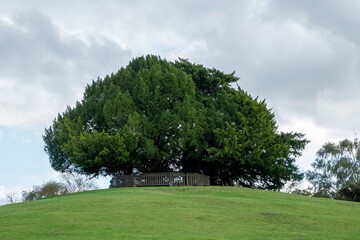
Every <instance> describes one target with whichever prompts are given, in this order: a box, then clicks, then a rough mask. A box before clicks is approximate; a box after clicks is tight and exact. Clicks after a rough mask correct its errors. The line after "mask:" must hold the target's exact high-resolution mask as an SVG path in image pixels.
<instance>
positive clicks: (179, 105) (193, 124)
mask: <svg viewBox="0 0 360 240" xmlns="http://www.w3.org/2000/svg"><path fill="white" fill-rule="evenodd" d="M237 80H238V78H237V77H236V76H235V75H234V73H232V74H225V73H223V72H221V71H219V70H216V69H208V68H205V67H204V66H202V65H198V64H192V63H190V62H189V61H187V60H184V59H179V60H178V61H176V62H174V63H172V62H168V61H166V60H163V59H160V58H159V57H155V56H147V57H140V58H136V59H134V60H132V61H131V62H130V63H129V65H128V66H127V67H126V68H121V69H120V70H119V71H118V72H117V73H116V74H112V75H111V76H106V77H105V78H104V79H98V80H97V81H94V82H93V83H92V84H91V85H89V86H87V87H86V90H85V94H84V98H83V100H82V101H81V102H78V103H77V104H76V106H75V107H73V108H70V107H69V108H68V109H67V110H66V111H65V112H64V113H62V114H59V115H58V117H57V118H56V119H55V120H54V123H53V125H52V126H51V127H49V128H48V129H46V131H45V135H44V141H45V151H46V152H47V153H48V155H49V157H50V163H51V166H52V167H53V168H54V169H55V170H57V171H62V172H64V171H76V172H79V173H82V174H88V175H93V176H97V175H111V174H129V173H137V172H142V173H145V172H154V171H156V172H161V171H183V172H196V173H203V174H207V175H210V176H211V181H212V183H213V184H220V185H228V184H229V185H233V184H234V183H236V184H239V185H242V186H250V187H259V188H269V189H278V188H280V187H281V186H282V185H283V183H284V182H285V181H287V180H290V179H293V180H297V179H301V178H302V175H301V174H300V173H299V170H298V167H297V165H296V163H295V159H296V157H298V156H299V155H300V154H301V151H302V150H303V148H304V147H305V145H306V143H307V140H306V139H304V136H303V134H301V133H281V132H278V131H277V126H276V122H275V117H274V114H273V113H272V112H271V111H270V110H269V109H267V106H266V103H265V101H259V100H258V99H253V98H252V97H251V96H250V95H248V94H247V93H246V92H245V91H243V90H242V89H240V88H237V89H234V88H232V87H231V86H230V84H231V83H235V82H236V81H237Z"/></svg>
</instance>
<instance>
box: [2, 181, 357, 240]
mask: <svg viewBox="0 0 360 240" xmlns="http://www.w3.org/2000/svg"><path fill="white" fill-rule="evenodd" d="M359 226H360V204H358V203H352V202H345V201H335V200H329V199H319V198H308V197H303V196H297V195H290V194H285V193H278V192H269V191H260V190H251V189H245V188H234V187H171V188H170V187H161V188H122V189H109V190H98V191H90V192H85V193H78V194H72V195H64V196H59V197H54V198H49V199H44V200H39V201H34V202H27V203H20V204H12V205H6V206H1V207H0V239H298V240H304V239H360V227H359Z"/></svg>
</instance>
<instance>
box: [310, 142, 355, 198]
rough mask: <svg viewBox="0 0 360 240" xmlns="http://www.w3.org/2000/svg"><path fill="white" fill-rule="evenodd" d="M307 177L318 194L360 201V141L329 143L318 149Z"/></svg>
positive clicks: (316, 194)
mask: <svg viewBox="0 0 360 240" xmlns="http://www.w3.org/2000/svg"><path fill="white" fill-rule="evenodd" d="M312 167H313V170H311V171H308V172H307V173H306V178H307V179H308V181H309V182H310V183H312V185H313V186H314V192H315V193H314V195H315V196H322V197H330V198H338V199H347V200H353V201H360V143H359V140H358V139H357V138H356V139H355V140H354V141H350V140H348V139H345V140H342V141H340V142H339V143H337V144H336V143H331V142H329V143H326V144H324V145H323V146H322V148H321V149H320V150H319V151H318V152H317V158H316V159H315V161H314V162H313V163H312Z"/></svg>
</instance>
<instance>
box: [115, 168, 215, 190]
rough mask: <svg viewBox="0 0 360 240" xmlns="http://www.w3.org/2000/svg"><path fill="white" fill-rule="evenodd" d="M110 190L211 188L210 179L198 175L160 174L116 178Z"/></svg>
mask: <svg viewBox="0 0 360 240" xmlns="http://www.w3.org/2000/svg"><path fill="white" fill-rule="evenodd" d="M110 183H111V185H110V188H114V187H141V186H209V185H210V177H209V176H206V175H202V174H198V173H181V172H160V173H144V174H138V175H135V174H131V175H124V176H115V177H113V178H112V179H111V181H110Z"/></svg>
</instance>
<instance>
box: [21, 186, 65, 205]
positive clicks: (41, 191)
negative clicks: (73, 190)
mask: <svg viewBox="0 0 360 240" xmlns="http://www.w3.org/2000/svg"><path fill="white" fill-rule="evenodd" d="M65 193H68V191H67V189H66V187H65V186H64V184H62V183H60V182H56V181H48V182H46V183H44V184H43V185H41V186H35V187H33V189H32V190H30V191H23V192H22V198H23V201H25V202H26V201H34V200H39V199H42V198H47V197H51V196H56V195H62V194H65Z"/></svg>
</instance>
